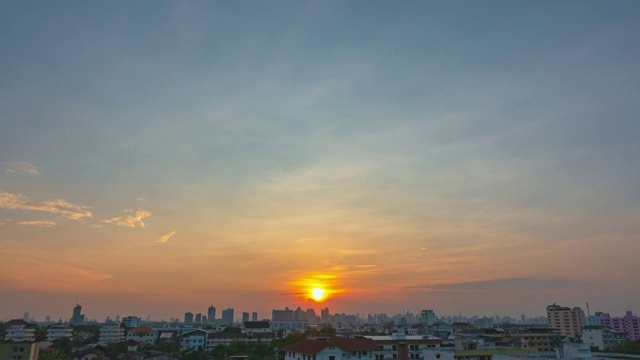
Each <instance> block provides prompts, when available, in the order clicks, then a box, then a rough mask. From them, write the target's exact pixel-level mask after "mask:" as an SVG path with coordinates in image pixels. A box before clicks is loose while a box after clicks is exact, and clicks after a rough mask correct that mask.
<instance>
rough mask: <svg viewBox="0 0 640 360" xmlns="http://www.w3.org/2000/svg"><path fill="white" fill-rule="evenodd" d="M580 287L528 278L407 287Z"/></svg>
mask: <svg viewBox="0 0 640 360" xmlns="http://www.w3.org/2000/svg"><path fill="white" fill-rule="evenodd" d="M578 285H580V282H578V281H576V280H572V279H563V278H555V279H537V278H530V277H522V278H504V279H491V280H480V281H465V282H457V283H441V284H426V285H415V286H407V287H406V288H410V289H431V290H455V291H475V290H519V289H525V290H531V289H538V290H539V289H560V288H573V287H576V286H578Z"/></svg>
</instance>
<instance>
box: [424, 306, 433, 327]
mask: <svg viewBox="0 0 640 360" xmlns="http://www.w3.org/2000/svg"><path fill="white" fill-rule="evenodd" d="M421 320H422V323H423V324H424V325H426V326H431V325H433V324H435V323H436V313H435V312H434V311H433V310H431V309H429V310H422V319H421Z"/></svg>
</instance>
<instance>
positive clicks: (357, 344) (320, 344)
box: [282, 338, 378, 355]
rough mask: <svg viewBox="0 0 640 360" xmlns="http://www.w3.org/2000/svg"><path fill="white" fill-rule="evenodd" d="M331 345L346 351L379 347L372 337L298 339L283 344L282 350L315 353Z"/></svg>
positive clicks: (368, 349) (371, 349) (370, 349)
mask: <svg viewBox="0 0 640 360" xmlns="http://www.w3.org/2000/svg"><path fill="white" fill-rule="evenodd" d="M329 345H334V346H336V347H338V348H340V349H342V350H344V351H349V352H351V351H373V350H376V349H377V348H378V347H377V345H376V344H375V342H374V341H373V340H371V339H366V338H357V339H343V338H334V339H328V340H311V339H303V340H300V341H296V342H294V343H293V344H290V345H287V346H283V347H282V350H284V351H291V352H295V353H300V354H307V355H315V354H317V353H319V352H320V351H322V350H324V349H325V348H326V347H328V346H329Z"/></svg>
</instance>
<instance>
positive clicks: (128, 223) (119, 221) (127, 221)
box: [101, 209, 151, 229]
mask: <svg viewBox="0 0 640 360" xmlns="http://www.w3.org/2000/svg"><path fill="white" fill-rule="evenodd" d="M124 212H126V213H131V215H126V216H116V217H114V218H113V219H110V220H102V221H101V222H103V223H107V224H113V225H118V226H124V227H130V228H134V227H139V228H143V229H144V228H145V224H144V221H143V220H144V219H146V218H148V217H149V216H151V212H149V211H147V210H144V209H127V210H125V211H124Z"/></svg>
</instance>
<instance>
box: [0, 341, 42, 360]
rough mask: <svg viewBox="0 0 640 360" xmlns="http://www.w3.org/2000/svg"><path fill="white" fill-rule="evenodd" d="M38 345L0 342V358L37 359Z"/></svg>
mask: <svg viewBox="0 0 640 360" xmlns="http://www.w3.org/2000/svg"><path fill="white" fill-rule="evenodd" d="M39 352H40V347H39V345H38V343H35V342H34V343H28V344H25V343H23V344H16V343H10V344H0V359H11V360H13V359H19V360H37V359H38V354H39Z"/></svg>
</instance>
